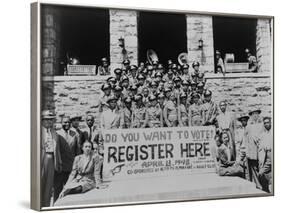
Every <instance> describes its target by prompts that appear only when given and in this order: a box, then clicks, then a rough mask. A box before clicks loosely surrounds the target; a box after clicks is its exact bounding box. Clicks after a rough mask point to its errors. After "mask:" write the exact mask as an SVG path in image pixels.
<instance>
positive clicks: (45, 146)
mask: <svg viewBox="0 0 281 213" xmlns="http://www.w3.org/2000/svg"><path fill="white" fill-rule="evenodd" d="M54 119H55V115H54V114H53V113H52V112H51V111H49V110H44V111H43V112H42V129H41V131H42V140H41V196H42V199H41V200H42V201H41V205H42V206H44V207H48V206H50V204H51V197H52V189H53V187H54V177H55V172H60V171H61V170H62V159H61V150H60V140H59V137H58V135H57V134H56V132H55V130H54Z"/></svg>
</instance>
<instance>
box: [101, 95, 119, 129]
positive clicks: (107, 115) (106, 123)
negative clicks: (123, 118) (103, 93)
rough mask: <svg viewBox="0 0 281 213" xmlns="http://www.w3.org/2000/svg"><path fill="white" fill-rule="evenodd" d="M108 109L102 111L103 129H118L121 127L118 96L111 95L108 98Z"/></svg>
mask: <svg viewBox="0 0 281 213" xmlns="http://www.w3.org/2000/svg"><path fill="white" fill-rule="evenodd" d="M107 104H108V109H106V110H105V111H103V112H102V113H101V117H100V126H101V129H117V128H120V110H119V109H118V108H117V98H116V96H114V95H111V96H110V97H109V98H108V99H107Z"/></svg>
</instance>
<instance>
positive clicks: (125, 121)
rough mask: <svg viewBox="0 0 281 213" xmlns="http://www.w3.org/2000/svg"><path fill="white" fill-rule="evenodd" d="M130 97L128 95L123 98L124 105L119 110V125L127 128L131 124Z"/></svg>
mask: <svg viewBox="0 0 281 213" xmlns="http://www.w3.org/2000/svg"><path fill="white" fill-rule="evenodd" d="M132 114H133V111H132V99H131V98H130V97H125V98H124V107H123V109H122V110H121V120H120V127H121V128H122V129H129V128H131V125H132Z"/></svg>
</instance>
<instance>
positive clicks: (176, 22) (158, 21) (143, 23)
mask: <svg viewBox="0 0 281 213" xmlns="http://www.w3.org/2000/svg"><path fill="white" fill-rule="evenodd" d="M138 41H139V53H138V54H139V61H140V62H146V61H147V56H146V52H147V50H148V49H153V50H154V51H155V52H156V53H157V55H158V58H159V61H160V63H163V64H164V65H166V64H167V61H168V60H169V59H172V60H173V61H174V62H177V58H178V55H179V54H180V53H182V52H186V51H187V41H186V18H185V15H183V14H172V13H165V14H164V13H156V12H140V13H139V19H138Z"/></svg>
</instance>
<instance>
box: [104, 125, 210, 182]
mask: <svg viewBox="0 0 281 213" xmlns="http://www.w3.org/2000/svg"><path fill="white" fill-rule="evenodd" d="M102 134H103V138H104V165H103V171H104V177H105V178H112V179H128V178H138V177H152V176H164V175H169V176H170V175H179V174H194V173H210V172H215V163H214V153H215V151H214V150H215V141H214V135H215V128H214V127H212V126H202V127H174V128H157V129H156V128H155V129H122V130H121V129H116V130H104V131H103V133H102Z"/></svg>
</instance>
